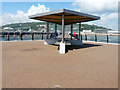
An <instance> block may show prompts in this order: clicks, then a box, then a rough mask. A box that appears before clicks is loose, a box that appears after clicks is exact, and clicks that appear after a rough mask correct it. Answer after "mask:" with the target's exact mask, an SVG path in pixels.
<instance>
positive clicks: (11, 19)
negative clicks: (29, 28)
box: [0, 0, 119, 30]
mask: <svg viewBox="0 0 120 90" xmlns="http://www.w3.org/2000/svg"><path fill="white" fill-rule="evenodd" d="M118 1H119V0H74V1H72V2H3V3H2V15H0V17H2V22H0V25H5V24H10V23H23V22H31V21H33V20H30V19H29V18H28V16H29V15H33V14H36V13H43V12H47V11H52V10H57V9H62V8H66V9H70V10H76V11H79V12H84V13H88V14H93V15H97V16H100V17H101V19H100V20H97V21H91V22H87V24H90V25H92V24H95V25H98V26H104V27H107V28H109V29H113V30H118Z"/></svg>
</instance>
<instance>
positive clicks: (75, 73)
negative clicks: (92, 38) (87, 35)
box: [2, 41, 119, 88]
mask: <svg viewBox="0 0 120 90" xmlns="http://www.w3.org/2000/svg"><path fill="white" fill-rule="evenodd" d="M2 44H3V45H2V46H3V47H2V50H3V57H2V58H3V67H2V68H3V73H2V76H3V77H2V80H3V81H2V85H3V88H54V87H55V85H60V86H61V87H62V88H117V87H118V46H119V45H113V44H102V43H101V44H100V43H99V44H98V43H97V44H96V43H84V46H81V47H79V46H76V47H74V46H72V47H67V48H68V53H66V54H64V55H60V54H59V53H58V50H57V49H58V47H57V46H53V45H44V44H43V41H16V42H3V43H2Z"/></svg>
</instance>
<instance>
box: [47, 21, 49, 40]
mask: <svg viewBox="0 0 120 90" xmlns="http://www.w3.org/2000/svg"><path fill="white" fill-rule="evenodd" d="M48 35H49V22H47V39H48Z"/></svg>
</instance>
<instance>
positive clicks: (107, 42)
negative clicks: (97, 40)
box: [107, 35, 109, 43]
mask: <svg viewBox="0 0 120 90" xmlns="http://www.w3.org/2000/svg"><path fill="white" fill-rule="evenodd" d="M108 42H109V37H108V35H107V43H108Z"/></svg>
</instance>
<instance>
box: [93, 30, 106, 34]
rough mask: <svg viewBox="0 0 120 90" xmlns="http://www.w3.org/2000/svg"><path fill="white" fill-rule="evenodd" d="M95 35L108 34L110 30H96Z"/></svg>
mask: <svg viewBox="0 0 120 90" xmlns="http://www.w3.org/2000/svg"><path fill="white" fill-rule="evenodd" d="M94 33H105V34H107V33H108V30H107V29H95V30H94Z"/></svg>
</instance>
